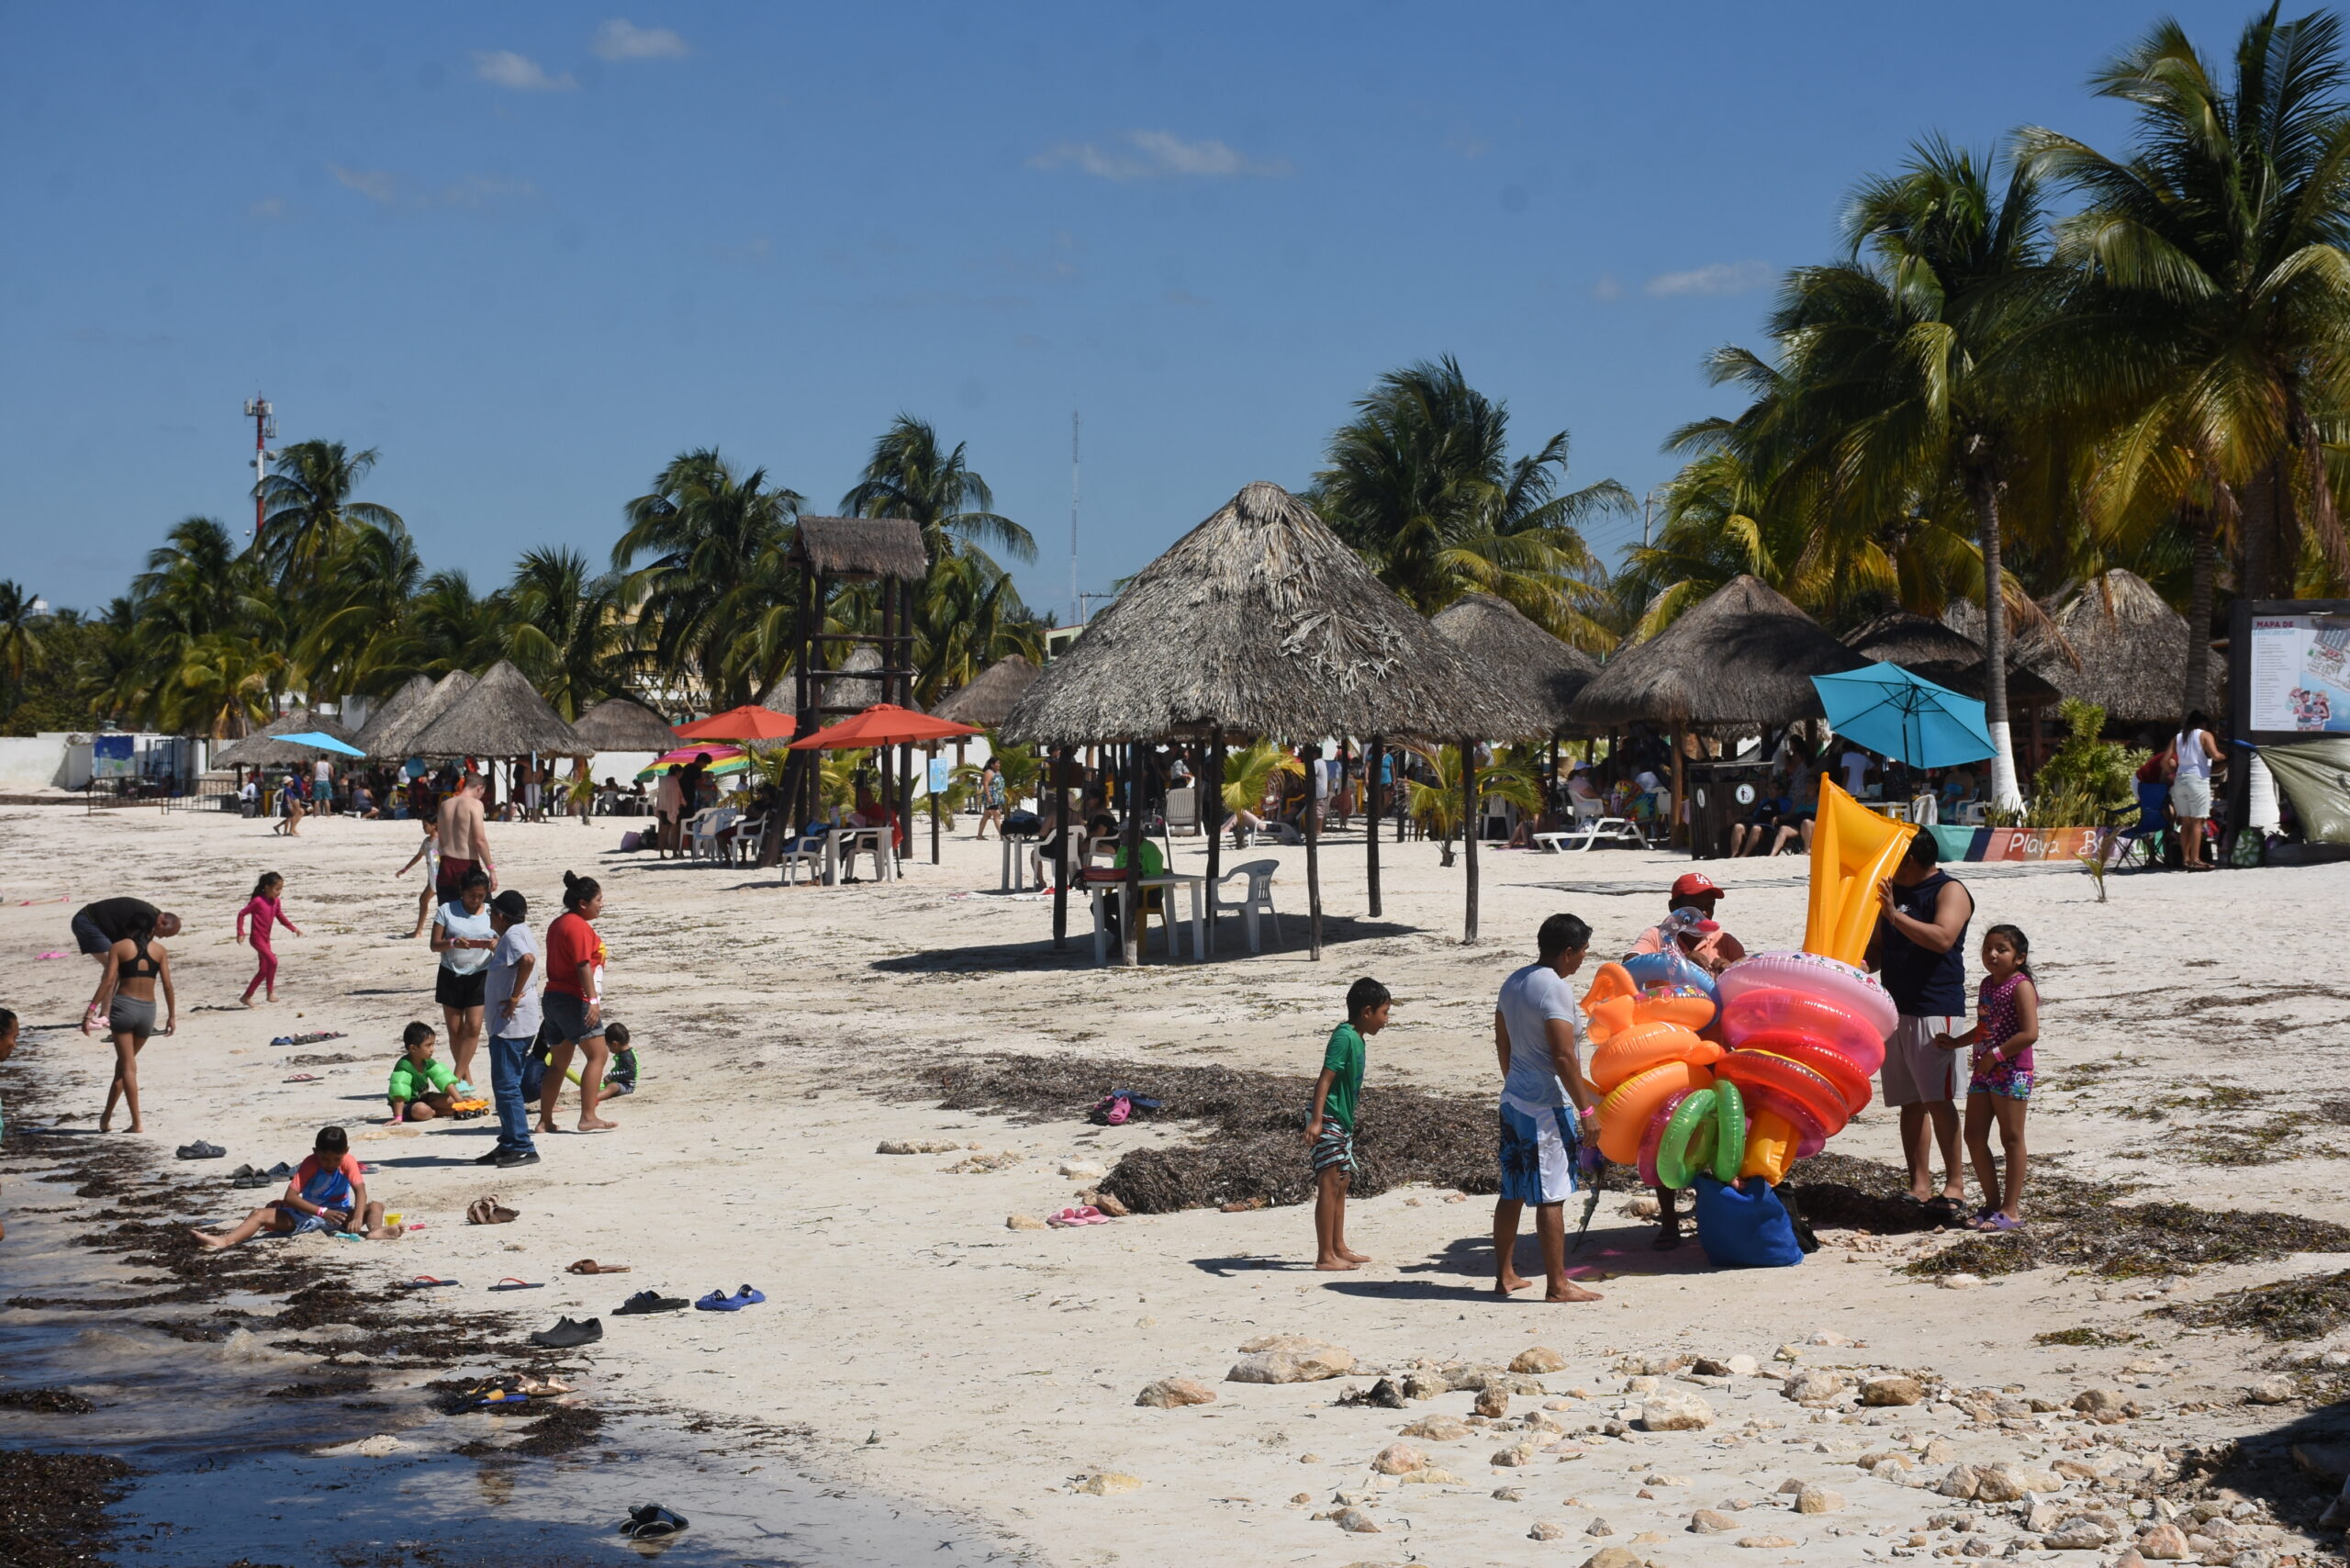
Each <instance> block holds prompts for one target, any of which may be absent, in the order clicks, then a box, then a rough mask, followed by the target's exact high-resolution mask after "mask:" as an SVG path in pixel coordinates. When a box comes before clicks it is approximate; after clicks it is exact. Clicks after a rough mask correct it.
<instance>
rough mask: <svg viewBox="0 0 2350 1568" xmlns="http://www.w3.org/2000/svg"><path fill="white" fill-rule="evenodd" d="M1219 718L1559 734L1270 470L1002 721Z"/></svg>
mask: <svg viewBox="0 0 2350 1568" xmlns="http://www.w3.org/2000/svg"><path fill="white" fill-rule="evenodd" d="M1210 728H1222V729H1224V730H1225V731H1227V732H1230V733H1232V734H1258V735H1270V736H1274V737H1276V738H1280V739H1287V740H1300V739H1306V738H1311V737H1316V736H1322V735H1360V736H1366V737H1368V736H1371V735H1393V736H1398V737H1403V736H1414V737H1422V738H1444V739H1449V738H1451V737H1453V736H1458V735H1474V736H1477V737H1479V738H1481V739H1486V740H1520V739H1532V738H1534V737H1536V736H1539V735H1544V734H1549V729H1548V727H1547V723H1546V721H1545V720H1544V718H1543V717H1542V715H1540V714H1539V713H1534V712H1529V711H1527V708H1526V705H1525V704H1524V703H1523V702H1522V701H1520V700H1518V699H1516V697H1514V696H1512V695H1510V694H1509V693H1507V692H1505V691H1502V690H1499V689H1496V688H1495V687H1494V685H1493V684H1492V683H1491V682H1489V681H1487V680H1486V679H1485V678H1483V675H1482V673H1481V672H1480V671H1479V669H1478V667H1477V665H1476V663H1475V661H1473V660H1472V659H1471V658H1470V656H1469V655H1466V654H1464V653H1463V652H1462V651H1461V650H1460V648H1459V647H1458V646H1457V645H1456V644H1454V643H1453V642H1452V640H1451V639H1450V638H1449V637H1446V636H1445V635H1444V634H1443V633H1440V632H1438V631H1437V630H1436V628H1434V627H1433V626H1430V625H1429V624H1428V623H1427V621H1425V620H1424V619H1422V618H1421V617H1420V616H1419V615H1417V614H1416V613H1414V611H1413V610H1412V607H1411V606H1410V605H1408V604H1406V603H1404V600H1403V599H1399V598H1397V597H1396V595H1395V594H1394V593H1393V591H1391V590H1390V589H1389V588H1387V587H1386V585H1384V584H1383V583H1382V582H1381V581H1380V580H1379V579H1378V578H1377V577H1373V576H1372V575H1371V568H1370V567H1369V566H1365V565H1364V564H1363V561H1362V558H1361V557H1360V555H1357V554H1355V553H1354V552H1353V551H1352V550H1350V549H1348V547H1347V546H1346V544H1345V543H1343V542H1341V541H1340V540H1339V538H1338V536H1337V534H1335V533H1333V532H1330V529H1329V527H1328V526H1327V525H1326V524H1325V523H1324V522H1323V521H1322V520H1321V519H1320V518H1318V517H1316V516H1315V514H1314V510H1313V509H1312V508H1311V507H1309V506H1307V505H1306V504H1305V503H1304V502H1303V501H1301V500H1299V499H1298V498H1296V497H1294V496H1292V495H1291V494H1290V493H1289V492H1288V491H1286V490H1284V489H1282V488H1281V487H1280V486H1278V485H1268V484H1262V483H1259V484H1254V485H1250V486H1248V487H1247V488H1245V489H1243V490H1242V491H1241V492H1240V493H1239V494H1238V495H1237V496H1235V497H1233V498H1232V499H1231V500H1230V501H1229V502H1228V503H1226V504H1225V506H1224V507H1223V508H1222V509H1221V510H1218V511H1217V512H1216V513H1215V515H1214V516H1213V517H1211V518H1209V519H1208V520H1207V521H1205V522H1203V523H1202V524H1200V525H1199V526H1198V527H1197V528H1195V529H1193V530H1192V532H1189V533H1187V534H1185V535H1184V536H1183V537H1182V538H1181V539H1180V540H1178V541H1176V543H1175V544H1174V545H1173V547H1172V548H1170V549H1169V550H1168V552H1167V553H1166V554H1163V555H1161V556H1159V557H1158V559H1157V560H1156V561H1153V562H1152V563H1151V564H1150V565H1149V566H1146V567H1144V568H1143V569H1142V571H1141V573H1140V574H1138V575H1137V576H1136V577H1135V578H1134V580H1133V581H1132V582H1131V583H1129V584H1128V585H1127V587H1126V590H1125V592H1124V593H1122V594H1120V595H1119V596H1118V599H1117V601H1116V602H1115V603H1113V604H1112V605H1111V606H1110V607H1109V608H1107V609H1105V610H1102V613H1101V614H1099V615H1097V616H1095V617H1094V618H1093V619H1092V620H1091V621H1090V622H1087V623H1086V627H1085V634H1084V635H1083V636H1081V637H1080V638H1078V639H1077V641H1076V642H1074V643H1072V644H1070V645H1069V651H1068V652H1067V653H1064V654H1063V655H1061V656H1060V657H1059V658H1057V659H1056V660H1054V661H1053V663H1052V664H1051V665H1050V666H1047V667H1046V670H1045V673H1044V674H1043V675H1042V676H1040V677H1038V678H1037V680H1036V683H1035V685H1034V686H1032V687H1030V688H1029V689H1028V692H1027V695H1026V696H1024V697H1023V698H1021V699H1020V700H1019V701H1018V702H1017V703H1015V704H1013V709H1012V711H1011V713H1010V714H1008V715H1007V716H1006V717H1005V719H1004V722H1003V726H1002V734H1003V737H1004V738H1005V739H1007V740H1012V741H1028V742H1042V743H1044V744H1046V745H1084V744H1089V743H1091V742H1096V741H1127V740H1158V739H1161V738H1163V737H1166V736H1169V735H1176V734H1201V733H1203V732H1204V731H1206V730H1208V729H1210Z"/></svg>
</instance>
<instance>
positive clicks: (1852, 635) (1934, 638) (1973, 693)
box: [1844, 610, 2057, 703]
mask: <svg viewBox="0 0 2350 1568" xmlns="http://www.w3.org/2000/svg"><path fill="white" fill-rule="evenodd" d="M1844 645H1845V646H1846V647H1848V648H1850V649H1852V652H1854V653H1856V654H1858V655H1861V656H1862V657H1863V658H1865V659H1874V661H1876V662H1877V663H1878V664H1888V665H1899V666H1901V667H1902V668H1903V669H1906V670H1908V672H1909V673H1910V674H1912V675H1920V676H1923V677H1925V678H1927V679H1928V680H1930V681H1932V682H1933V683H1934V684H1935V685H1937V686H1946V687H1948V688H1950V689H1952V690H1953V691H1955V692H1959V693H1961V694H1962V695H1964V696H1967V697H1972V698H1974V699H1975V700H1977V701H1980V700H1982V698H1983V687H1984V680H1983V669H1984V664H1983V649H1982V647H1981V646H1980V645H1979V644H1976V643H1975V641H1974V640H1973V639H1971V638H1968V637H1966V636H1964V635H1962V634H1961V633H1957V632H1955V631H1953V630H1952V629H1951V628H1950V627H1948V626H1945V625H1943V624H1942V622H1939V621H1930V620H1928V619H1927V618H1926V617H1925V616H1922V615H1911V614H1909V613H1908V612H1907V611H1904V610H1897V611H1896V612H1895V613H1893V614H1891V615H1881V616H1879V617H1877V618H1876V619H1875V620H1874V621H1872V622H1869V623H1868V624H1867V625H1865V626H1863V627H1862V628H1861V629H1860V630H1859V631H1857V632H1848V633H1845V635H1844ZM2056 696H2057V692H2056V689H2055V688H2054V687H2053V686H2051V685H2049V684H2048V683H2047V682H2046V681H2044V680H2042V679H2041V678H2040V677H2038V676H2037V675H2034V674H2033V673H2032V672H2031V669H2030V667H2029V666H2025V665H2024V664H2023V663H2022V662H2021V660H2020V658H2011V659H2009V661H2008V700H2009V701H2010V702H2015V703H2042V702H2053V701H2055V700H2056Z"/></svg>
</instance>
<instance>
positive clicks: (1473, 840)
mask: <svg viewBox="0 0 2350 1568" xmlns="http://www.w3.org/2000/svg"><path fill="white" fill-rule="evenodd" d="M1460 855H1461V860H1462V864H1463V865H1464V866H1465V867H1466V868H1467V874H1468V881H1469V913H1468V918H1467V921H1466V923H1465V924H1464V926H1463V928H1462V930H1461V933H1460V940H1461V941H1462V942H1463V943H1464V944H1472V943H1474V942H1475V941H1476V940H1477V743H1476V742H1475V741H1472V740H1471V739H1470V738H1469V737H1468V736H1466V735H1463V736H1461V737H1460Z"/></svg>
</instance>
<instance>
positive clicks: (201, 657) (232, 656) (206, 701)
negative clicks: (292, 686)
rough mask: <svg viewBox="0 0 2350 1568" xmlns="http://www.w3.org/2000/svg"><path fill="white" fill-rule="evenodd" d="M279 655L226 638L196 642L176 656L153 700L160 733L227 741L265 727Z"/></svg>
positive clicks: (226, 635) (240, 639)
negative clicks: (161, 727)
mask: <svg viewBox="0 0 2350 1568" xmlns="http://www.w3.org/2000/svg"><path fill="white" fill-rule="evenodd" d="M284 668H285V655H283V654H280V653H277V652H275V651H274V650H271V649H265V648H263V647H261V646H259V645H257V644H254V643H253V642H252V641H251V640H250V639H247V638H243V637H239V636H235V635H233V634H230V633H212V634H210V635H207V636H204V637H200V638H198V639H197V640H196V642H195V643H193V644H190V645H189V647H188V649H187V650H186V652H185V654H184V655H182V656H181V658H180V661H179V664H178V666H176V667H175V668H174V669H173V671H172V675H171V678H170V679H169V680H168V681H167V682H166V683H165V684H164V686H163V688H162V692H161V693H160V694H159V697H158V700H157V712H158V715H159V717H160V718H161V719H162V722H163V724H164V726H165V727H166V728H169V729H172V730H174V731H177V732H179V733H180V734H207V735H210V736H211V737H212V738H213V739H214V740H227V739H230V738H232V737H234V736H237V735H241V734H244V733H246V731H247V729H248V727H249V726H251V725H252V724H256V723H262V722H266V721H267V720H268V718H269V715H270V711H271V709H272V708H273V707H274V702H273V701H272V700H271V695H270V694H271V691H272V689H274V686H275V684H276V681H277V678H278V676H279V674H280V672H281V671H283V670H284Z"/></svg>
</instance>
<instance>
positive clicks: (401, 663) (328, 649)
mask: <svg viewBox="0 0 2350 1568" xmlns="http://www.w3.org/2000/svg"><path fill="white" fill-rule="evenodd" d="M423 581H424V561H423V558H422V557H421V556H420V555H419V554H417V551H416V543H415V541H414V540H412V539H410V538H409V537H408V530H407V529H405V528H401V527H398V526H397V525H396V526H392V527H388V528H386V527H378V526H377V525H376V524H375V523H372V522H363V523H360V524H358V525H356V526H355V527H353V528H352V529H350V530H348V531H347V532H345V533H344V535H343V537H342V538H341V541H340V542H339V543H336V544H335V546H334V547H333V548H332V549H330V551H328V552H327V553H326V554H325V555H323V556H322V557H321V558H320V559H319V561H318V563H317V564H316V570H315V572H314V573H313V576H312V577H311V581H310V583H309V586H308V588H307V589H306V590H305V591H304V592H302V593H301V594H299V595H298V596H297V599H296V602H295V606H294V608H295V610H296V612H297V614H298V616H299V618H300V622H299V625H298V627H297V639H296V642H295V645H294V649H293V654H292V671H291V673H292V676H293V678H294V679H295V680H297V681H298V682H299V683H300V685H301V686H302V688H303V689H304V690H306V691H307V692H308V694H309V696H310V698H311V700H313V701H316V700H320V699H323V698H326V697H329V696H337V695H341V693H344V692H375V693H381V692H385V691H388V690H390V689H392V688H393V687H395V686H397V684H398V683H399V682H400V681H402V680H404V679H406V678H408V676H409V675H412V674H414V673H416V672H417V669H418V668H419V665H418V662H417V661H418V656H419V649H418V647H417V645H416V643H415V640H414V638H413V637H412V636H410V635H409V632H410V628H409V626H408V608H409V604H410V602H411V601H412V600H413V599H415V597H416V594H417V591H418V589H419V588H420V586H421V585H422V583H423Z"/></svg>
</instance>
